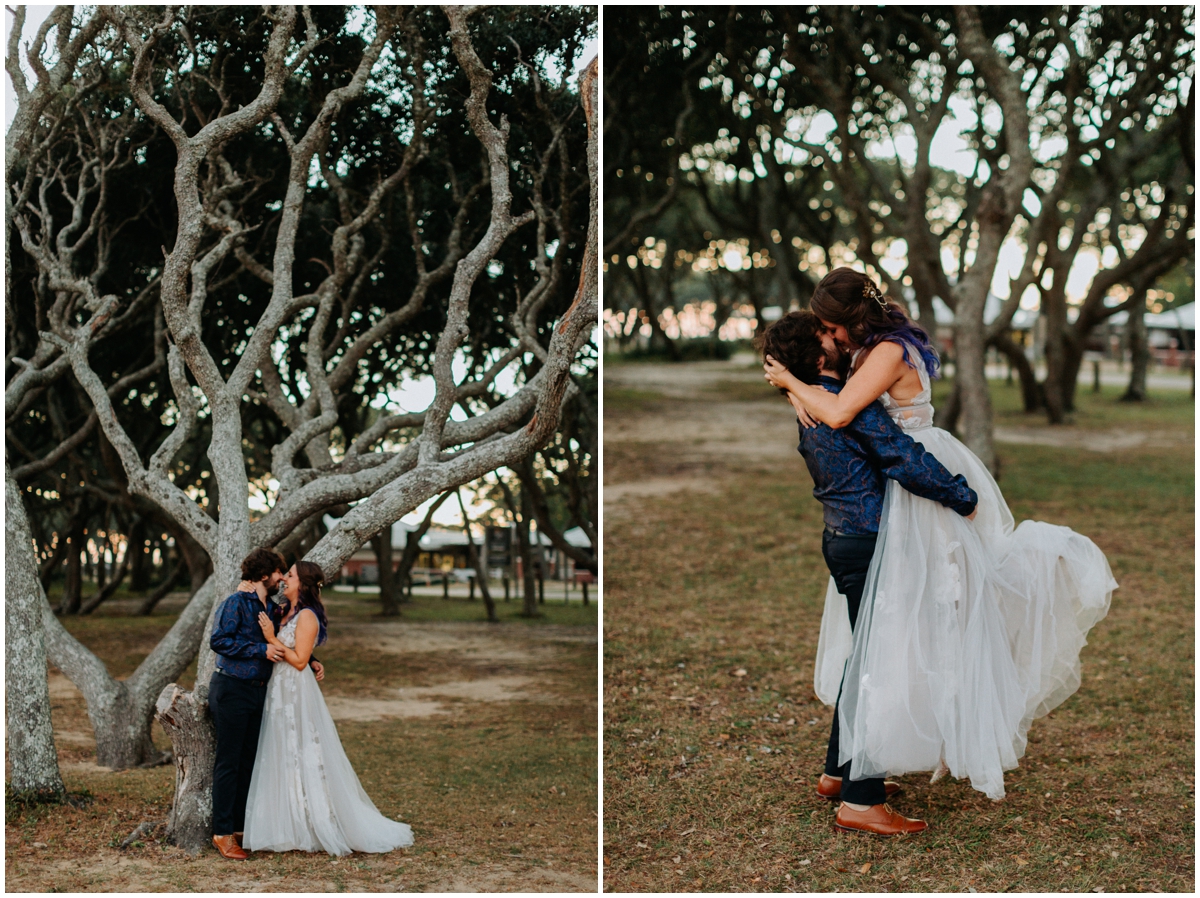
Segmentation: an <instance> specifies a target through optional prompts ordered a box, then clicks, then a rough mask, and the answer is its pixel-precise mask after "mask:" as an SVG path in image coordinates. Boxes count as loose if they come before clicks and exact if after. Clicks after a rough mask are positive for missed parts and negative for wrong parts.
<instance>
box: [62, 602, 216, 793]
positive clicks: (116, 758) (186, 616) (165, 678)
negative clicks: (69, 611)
mask: <svg viewBox="0 0 1200 898" xmlns="http://www.w3.org/2000/svg"><path fill="white" fill-rule="evenodd" d="M214 590H215V584H214V582H213V581H212V580H209V581H208V582H207V583H206V584H205V585H204V586H203V587H202V588H201V589H200V590H199V591H198V592H197V593H196V595H195V596H193V597H192V600H191V601H190V602H189V603H188V605H187V607H185V608H184V610H183V613H182V614H180V615H179V618H178V619H177V620H176V621H175V623H174V624H172V625H171V629H170V630H168V631H167V634H166V635H165V636H164V637H163V638H162V640H160V641H159V643H158V645H157V646H155V648H154V650H153V651H152V652H151V653H150V655H149V656H147V658H146V659H145V660H144V661H143V662H142V663H141V664H140V665H138V669H137V670H136V671H134V673H133V675H132V676H130V677H129V678H128V679H127V680H123V681H121V680H116V679H113V677H112V676H110V675H109V673H108V670H107V669H106V668H105V666H104V663H103V662H102V661H101V660H100V659H99V658H97V657H96V656H95V655H94V654H92V652H90V651H89V650H88V649H87V648H86V647H85V646H84V645H83V644H81V643H80V642H79V641H78V640H77V639H75V637H74V636H72V635H71V634H70V633H68V632H67V630H66V629H65V628H64V627H63V625H62V621H60V620H59V619H58V618H57V617H56V616H55V614H54V612H53V611H52V610H51V608H50V604H49V602H47V601H46V599H45V593H41V598H42V628H43V630H44V632H45V634H46V655H47V657H48V658H49V659H50V662H51V663H52V664H54V666H55V667H57V668H58V669H59V670H61V671H62V672H63V674H64V675H65V676H66V677H67V679H69V680H70V681H71V682H72V683H74V684H75V686H76V687H77V688H78V689H79V691H80V692H82V693H83V697H84V700H85V701H86V702H87V709H88V718H89V719H90V720H91V723H92V729H93V731H94V732H95V735H96V763H97V764H100V765H101V766H103V767H111V768H113V769H114V770H124V769H126V768H128V767H136V766H139V765H142V764H147V763H152V762H154V761H155V760H156V759H157V755H156V753H155V750H154V743H153V741H152V740H151V738H150V726H151V724H152V722H153V717H154V702H155V699H156V698H157V696H158V693H159V692H160V691H161V689H162V686H163V685H164V683H168V682H170V681H171V680H173V679H175V678H176V677H177V676H179V674H181V673H183V671H184V670H185V669H186V668H187V666H188V664H190V663H191V661H192V659H193V658H194V657H195V656H196V648H197V646H198V645H199V644H200V639H201V635H202V633H204V632H207V631H206V630H205V629H204V625H205V621H206V619H207V616H208V613H209V606H210V605H211V603H212V599H213V592H214ZM211 626H212V624H211V622H209V624H208V627H209V629H210V630H211Z"/></svg>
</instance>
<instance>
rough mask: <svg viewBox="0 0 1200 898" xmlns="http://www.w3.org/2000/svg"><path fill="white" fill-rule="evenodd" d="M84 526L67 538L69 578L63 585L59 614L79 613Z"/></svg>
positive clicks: (77, 527)
mask: <svg viewBox="0 0 1200 898" xmlns="http://www.w3.org/2000/svg"><path fill="white" fill-rule="evenodd" d="M82 552H83V525H82V523H81V524H78V525H77V526H76V527H75V529H74V530H72V531H71V532H70V534H68V536H67V578H66V581H65V582H64V583H63V593H62V599H61V601H60V602H59V604H58V613H59V614H75V613H76V612H78V611H79V597H80V593H81V592H82V589H83V563H82V561H81V560H80V553H82Z"/></svg>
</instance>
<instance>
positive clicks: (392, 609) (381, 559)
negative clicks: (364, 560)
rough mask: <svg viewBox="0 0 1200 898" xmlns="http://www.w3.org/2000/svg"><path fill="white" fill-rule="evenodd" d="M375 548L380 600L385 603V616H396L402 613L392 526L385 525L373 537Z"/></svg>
mask: <svg viewBox="0 0 1200 898" xmlns="http://www.w3.org/2000/svg"><path fill="white" fill-rule="evenodd" d="M371 547H372V548H373V549H374V550H375V563H376V565H377V566H378V567H379V600H380V602H381V603H382V605H383V609H382V611H383V616H384V617H395V616H396V615H397V614H399V613H400V604H399V597H398V596H397V595H396V575H395V571H393V569H392V528H391V527H384V528H383V529H382V530H380V531H379V532H378V533H377V534H375V536H374V537H372V539H371Z"/></svg>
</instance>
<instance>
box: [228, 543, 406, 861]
mask: <svg viewBox="0 0 1200 898" xmlns="http://www.w3.org/2000/svg"><path fill="white" fill-rule="evenodd" d="M323 585H324V574H323V573H322V571H321V568H320V567H318V566H317V565H315V564H313V563H312V562H310V561H298V562H296V563H295V564H294V565H293V566H292V568H291V570H289V571H288V572H287V574H286V575H285V577H284V580H283V595H284V599H285V602H286V605H285V609H284V616H283V621H282V622H281V624H280V627H279V635H278V636H276V635H275V628H274V626H273V625H272V623H271V619H270V618H269V617H267V615H266V614H260V615H259V619H258V622H259V625H260V626H261V627H262V631H263V635H264V636H266V637H267V642H269V643H270V644H271V645H274V646H277V647H279V648H282V649H283V650H284V657H283V662H280V663H278V664H277V665H276V667H275V671H274V673H273V674H272V676H271V679H270V684H269V686H268V689H267V700H266V705H265V707H264V708H263V718H262V729H261V730H259V735H258V755H257V759H256V762H255V765H254V773H253V774H252V775H251V778H250V797H249V799H248V800H247V803H246V831H245V835H244V836H243V839H242V845H243V847H244V848H246V849H247V850H249V851H294V850H299V851H325V852H328V853H329V854H337V855H341V854H349V853H350V852H351V851H366V852H375V853H378V852H384V851H391V850H392V849H393V848H403V847H406V846H408V845H411V844H412V843H413V837H412V830H411V829H410V828H409V827H408V825H407V824H404V823H397V822H396V821H394V820H389V819H387V818H386V817H384V816H383V815H382V814H380V813H379V811H378V810H376V808H375V805H374V804H372V803H371V799H370V798H368V797H367V793H366V792H364V791H363V788H362V786H361V785H360V784H359V782H358V777H357V776H355V774H354V768H352V767H351V766H350V761H349V759H347V757H346V753H345V752H344V751H343V750H342V743H341V740H340V739H338V732H337V727H335V726H334V723H333V718H332V717H330V716H329V710H328V709H327V708H326V707H325V699H323V698H322V697H321V689H320V687H319V686H317V681H316V679H315V678H314V677H313V674H312V671H310V670H309V668H308V659H309V657H310V656H311V655H312V651H313V647H314V646H316V645H319V644H321V643H324V641H325V631H326V628H325V608H324V606H323V605H322V604H321V586H323Z"/></svg>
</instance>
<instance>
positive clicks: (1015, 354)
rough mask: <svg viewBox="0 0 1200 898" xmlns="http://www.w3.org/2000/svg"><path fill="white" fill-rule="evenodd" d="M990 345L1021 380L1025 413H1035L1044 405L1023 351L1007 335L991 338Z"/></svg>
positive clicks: (1033, 373) (1043, 399) (1030, 365)
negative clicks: (1002, 356)
mask: <svg viewBox="0 0 1200 898" xmlns="http://www.w3.org/2000/svg"><path fill="white" fill-rule="evenodd" d="M991 343H992V345H993V346H995V347H996V348H997V349H998V350H1000V351H1001V352H1002V353H1004V355H1005V357H1006V358H1007V359H1008V362H1009V364H1010V365H1011V366H1012V368H1013V369H1014V370H1015V371H1016V372H1017V375H1018V376H1019V377H1020V378H1021V401H1022V403H1023V404H1024V408H1025V411H1026V412H1027V413H1028V412H1036V411H1038V410H1039V409H1041V408H1042V407H1043V406H1044V405H1045V398H1044V397H1043V396H1042V385H1041V384H1039V383H1038V379H1037V373H1036V372H1035V371H1034V370H1033V365H1032V364H1031V363H1030V361H1029V359H1028V358H1027V357H1026V356H1025V350H1024V349H1022V348H1021V346H1020V345H1019V344H1017V343H1016V342H1015V341H1014V340H1013V338H1012V337H1010V336H1009V335H1008V334H999V335H997V336H996V337H993V338H992V341H991Z"/></svg>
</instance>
